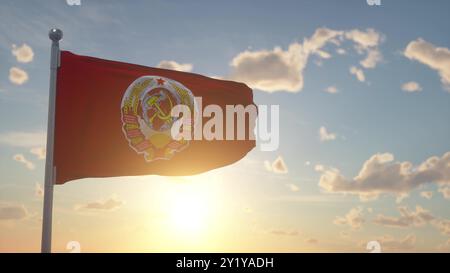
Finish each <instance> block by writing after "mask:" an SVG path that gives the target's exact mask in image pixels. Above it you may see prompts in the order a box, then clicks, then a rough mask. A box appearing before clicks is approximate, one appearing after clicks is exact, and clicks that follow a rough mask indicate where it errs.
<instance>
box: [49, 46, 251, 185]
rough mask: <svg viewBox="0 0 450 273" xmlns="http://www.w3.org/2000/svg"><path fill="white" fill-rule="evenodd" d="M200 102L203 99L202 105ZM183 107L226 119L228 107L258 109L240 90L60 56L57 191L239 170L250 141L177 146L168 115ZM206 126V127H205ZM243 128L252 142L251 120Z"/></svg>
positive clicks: (234, 85)
mask: <svg viewBox="0 0 450 273" xmlns="http://www.w3.org/2000/svg"><path fill="white" fill-rule="evenodd" d="M194 97H202V105H198V103H196V102H195V100H194ZM178 104H182V105H186V106H188V107H189V109H190V110H192V111H193V112H196V111H197V112H198V113H201V111H202V110H203V109H204V108H205V107H206V106H208V105H211V104H215V105H218V106H220V108H221V109H222V110H223V111H224V112H225V109H226V105H243V106H244V107H245V106H248V105H254V104H253V93H252V90H251V89H250V88H248V87H247V86H246V85H245V84H242V83H237V82H232V81H224V80H217V79H212V78H208V77H204V76H201V75H197V74H193V73H185V72H178V71H172V70H166V69H158V68H150V67H144V66H139V65H134V64H128V63H121V62H115V61H108V60H102V59H98V58H92V57H86V56H78V55H75V54H72V53H70V52H67V51H62V52H61V65H60V67H59V69H58V76H57V90H56V113H55V146H54V165H55V167H56V184H63V183H65V182H67V181H70V180H74V179H80V178H88V177H112V176H132V175H148V174H155V175H167V176H178V175H193V174H198V173H201V172H205V171H208V170H211V169H214V168H218V167H222V166H226V165H228V164H231V163H233V162H236V161H237V160H239V159H241V158H242V157H244V156H245V155H246V154H247V153H248V152H249V151H250V150H251V149H252V148H253V147H254V146H255V141H254V140H251V139H250V138H249V137H247V138H246V139H244V140H233V141H231V140H212V141H208V140H204V139H202V140H179V141H177V140H175V139H174V138H172V137H171V135H170V127H171V125H172V124H173V122H174V118H171V117H170V116H169V113H170V110H171V109H172V108H173V107H174V106H175V105H178ZM223 116H224V119H225V117H226V115H225V114H224V115H223ZM207 120H208V118H203V119H201V121H202V122H203V124H204V123H205V122H206V121H207ZM188 121H189V120H188ZM245 122H246V123H245V124H246V126H247V128H246V129H248V132H249V133H248V134H247V136H248V135H250V134H251V133H250V132H253V127H254V124H255V120H254V118H253V119H251V118H250V116H246V121H245ZM225 123H226V121H225V120H224V122H223V124H224V125H225ZM236 124H237V122H235V125H236ZM224 127H225V126H224ZM186 128H187V127H186ZM234 128H235V129H236V126H235V127H234ZM225 134H226V132H225V129H224V135H225ZM224 138H225V137H224Z"/></svg>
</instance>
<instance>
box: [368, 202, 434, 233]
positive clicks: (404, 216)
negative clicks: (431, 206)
mask: <svg viewBox="0 0 450 273" xmlns="http://www.w3.org/2000/svg"><path fill="white" fill-rule="evenodd" d="M398 211H399V212H400V217H391V216H384V215H382V214H379V215H378V216H377V217H376V218H375V219H374V220H373V222H374V223H375V224H378V225H382V226H388V227H399V228H405V227H410V226H415V227H418V226H423V225H425V224H426V223H429V222H430V221H432V220H434V219H435V217H434V216H433V215H432V214H431V213H430V211H428V210H425V209H424V208H422V207H421V206H416V210H415V211H410V210H409V209H408V208H407V207H403V206H402V207H398Z"/></svg>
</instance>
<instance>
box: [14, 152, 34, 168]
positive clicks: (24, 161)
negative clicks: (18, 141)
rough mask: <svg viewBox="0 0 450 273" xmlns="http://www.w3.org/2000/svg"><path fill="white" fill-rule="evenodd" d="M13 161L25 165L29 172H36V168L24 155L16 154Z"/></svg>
mask: <svg viewBox="0 0 450 273" xmlns="http://www.w3.org/2000/svg"><path fill="white" fill-rule="evenodd" d="M13 159H14V160H15V161H17V162H20V163H22V164H24V165H25V166H26V167H27V169H29V170H34V169H35V168H36V167H35V166H34V164H33V162H31V161H29V160H28V159H26V158H25V156H24V155H23V154H16V155H14V156H13Z"/></svg>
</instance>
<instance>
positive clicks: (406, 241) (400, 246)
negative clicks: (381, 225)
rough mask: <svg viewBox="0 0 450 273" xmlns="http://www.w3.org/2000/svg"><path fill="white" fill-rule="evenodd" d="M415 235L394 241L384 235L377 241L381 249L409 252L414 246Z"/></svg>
mask: <svg viewBox="0 0 450 273" xmlns="http://www.w3.org/2000/svg"><path fill="white" fill-rule="evenodd" d="M416 240H417V238H416V235H414V234H408V235H406V236H405V238H403V239H400V240H396V239H394V238H393V237H392V236H388V235H385V236H383V237H381V238H378V239H377V241H378V242H379V243H380V245H381V247H382V249H388V250H398V251H404V250H411V249H413V248H414V247H415V245H416Z"/></svg>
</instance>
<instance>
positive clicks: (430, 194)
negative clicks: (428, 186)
mask: <svg viewBox="0 0 450 273" xmlns="http://www.w3.org/2000/svg"><path fill="white" fill-rule="evenodd" d="M420 196H422V197H423V198H426V199H431V198H433V192H432V191H423V192H421V193H420Z"/></svg>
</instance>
